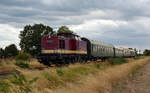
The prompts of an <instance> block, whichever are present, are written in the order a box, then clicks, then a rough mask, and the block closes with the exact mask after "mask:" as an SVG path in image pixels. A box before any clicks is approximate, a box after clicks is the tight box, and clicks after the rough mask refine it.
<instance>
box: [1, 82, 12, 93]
mask: <svg viewBox="0 0 150 93" xmlns="http://www.w3.org/2000/svg"><path fill="white" fill-rule="evenodd" d="M0 93H11V92H10V85H9V83H8V82H6V81H4V80H0Z"/></svg>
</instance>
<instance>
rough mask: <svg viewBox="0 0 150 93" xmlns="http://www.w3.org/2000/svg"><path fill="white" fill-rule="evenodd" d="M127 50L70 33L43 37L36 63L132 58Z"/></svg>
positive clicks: (132, 55) (131, 54)
mask: <svg viewBox="0 0 150 93" xmlns="http://www.w3.org/2000/svg"><path fill="white" fill-rule="evenodd" d="M134 56H135V52H134V51H133V50H131V49H128V48H126V49H125V48H122V49H119V48H115V47H114V46H113V45H111V44H107V43H103V42H98V41H94V40H89V39H87V38H84V37H80V36H78V35H76V34H72V33H60V34H58V35H57V36H44V37H43V38H42V40H41V54H40V55H39V56H38V61H39V62H40V63H42V64H45V65H51V64H56V65H57V64H69V63H75V62H77V61H78V62H87V61H88V60H97V59H102V60H104V59H106V58H110V57H134Z"/></svg>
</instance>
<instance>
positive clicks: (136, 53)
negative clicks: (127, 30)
mask: <svg viewBox="0 0 150 93" xmlns="http://www.w3.org/2000/svg"><path fill="white" fill-rule="evenodd" d="M134 52H135V55H136V56H138V51H137V49H136V48H134Z"/></svg>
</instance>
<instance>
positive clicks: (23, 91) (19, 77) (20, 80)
mask: <svg viewBox="0 0 150 93" xmlns="http://www.w3.org/2000/svg"><path fill="white" fill-rule="evenodd" d="M37 80H38V77H35V78H33V79H32V80H27V78H26V77H25V76H24V75H23V74H22V73H20V72H15V73H13V79H11V80H10V82H11V83H12V84H13V85H14V86H17V87H18V88H16V89H14V91H16V92H17V91H19V93H30V92H31V91H32V86H31V85H32V84H33V83H34V82H36V81H37Z"/></svg>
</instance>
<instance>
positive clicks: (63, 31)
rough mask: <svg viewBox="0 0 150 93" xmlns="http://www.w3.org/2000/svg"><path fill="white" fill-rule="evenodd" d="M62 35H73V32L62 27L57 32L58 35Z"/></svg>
mask: <svg viewBox="0 0 150 93" xmlns="http://www.w3.org/2000/svg"><path fill="white" fill-rule="evenodd" d="M60 33H73V31H71V30H70V29H69V28H68V27H67V26H61V27H60V28H59V29H58V31H57V34H60Z"/></svg>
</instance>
